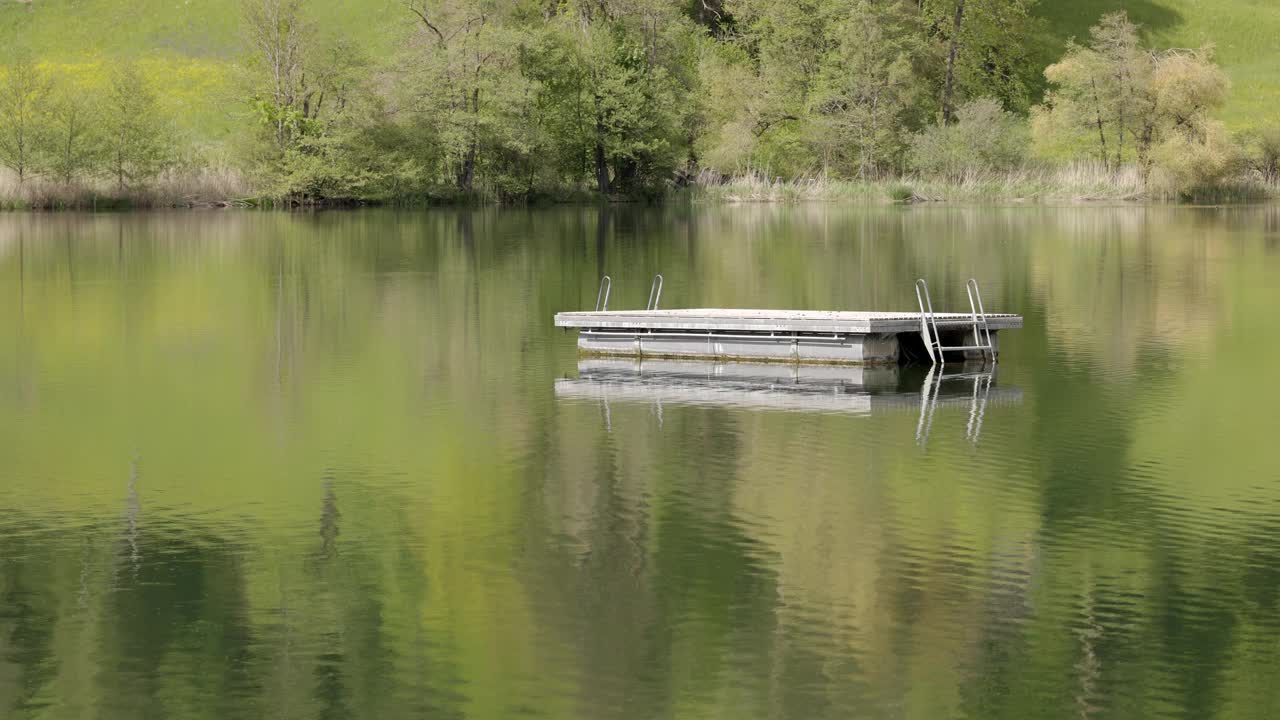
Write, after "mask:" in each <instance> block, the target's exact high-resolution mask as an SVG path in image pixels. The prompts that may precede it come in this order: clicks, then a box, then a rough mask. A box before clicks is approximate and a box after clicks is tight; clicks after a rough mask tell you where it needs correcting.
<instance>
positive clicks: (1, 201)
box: [0, 167, 255, 210]
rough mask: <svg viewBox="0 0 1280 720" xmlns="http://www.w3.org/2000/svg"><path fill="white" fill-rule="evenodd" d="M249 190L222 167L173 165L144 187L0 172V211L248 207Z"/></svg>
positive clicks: (237, 174)
mask: <svg viewBox="0 0 1280 720" xmlns="http://www.w3.org/2000/svg"><path fill="white" fill-rule="evenodd" d="M251 193H252V190H251V188H250V187H249V184H248V183H247V182H246V181H245V179H244V177H243V176H241V175H240V174H239V173H238V172H236V171H234V170H231V169H229V168H226V167H206V168H199V169H190V170H175V171H171V172H168V173H165V174H164V175H162V176H161V177H159V178H157V179H156V180H155V181H154V182H152V183H149V184H147V185H146V186H145V187H137V188H126V189H125V190H120V189H119V188H117V187H116V185H115V184H114V183H112V182H109V181H106V180H91V181H85V182H77V183H71V184H64V183H58V182H52V181H49V180H45V179H40V178H35V179H29V180H27V181H26V182H24V183H23V184H21V185H19V184H18V180H17V177H16V176H14V175H13V174H12V173H9V172H0V210H127V209H144V208H193V207H227V206H237V207H238V206H248V205H252V204H255V201H253V200H251V199H250V196H251Z"/></svg>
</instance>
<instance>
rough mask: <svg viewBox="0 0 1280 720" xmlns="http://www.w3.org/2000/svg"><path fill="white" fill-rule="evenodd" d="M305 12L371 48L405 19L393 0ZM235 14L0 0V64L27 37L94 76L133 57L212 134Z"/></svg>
mask: <svg viewBox="0 0 1280 720" xmlns="http://www.w3.org/2000/svg"><path fill="white" fill-rule="evenodd" d="M308 15H309V17H310V18H311V19H312V21H313V22H314V23H315V25H316V27H317V28H319V29H320V30H321V31H322V32H333V33H337V32H341V33H342V34H344V35H345V36H347V37H350V38H353V39H355V40H358V41H361V42H362V43H363V44H364V46H365V47H367V48H370V50H371V51H372V52H379V51H383V50H385V49H387V48H388V47H390V46H391V43H392V41H393V38H394V37H395V36H396V35H397V34H398V33H396V32H395V30H396V28H397V26H398V25H399V24H401V23H403V22H407V19H408V13H407V12H406V11H405V9H404V5H403V3H401V2H398V0H312V1H311V2H310V4H309V9H308ZM239 17H240V2H239V0H0V64H2V63H5V62H8V60H9V58H10V57H11V56H12V54H13V53H14V52H15V51H16V50H17V49H18V48H19V47H24V46H25V47H27V48H30V49H31V50H32V51H33V52H34V53H35V54H36V56H37V57H38V58H40V59H41V60H42V61H43V62H44V63H45V64H46V65H47V66H48V67H50V68H52V69H57V70H64V71H69V72H71V73H72V74H75V75H78V76H80V77H86V78H89V79H90V82H92V79H93V78H95V77H98V76H101V75H102V74H104V73H105V70H104V67H103V65H104V63H103V61H104V60H107V59H115V58H128V59H131V60H135V61H137V62H138V63H139V64H140V65H141V67H142V68H143V70H144V72H146V74H147V75H148V76H149V77H150V78H151V79H152V80H153V81H154V82H155V83H156V84H157V86H158V87H159V88H160V90H161V91H162V92H161V97H162V98H163V100H164V102H165V103H166V104H167V105H169V106H170V107H171V109H173V110H174V111H175V113H174V114H175V116H176V117H178V118H179V119H180V120H181V121H182V122H183V124H184V125H185V128H186V129H187V130H188V131H190V132H191V133H192V134H193V135H194V136H195V137H197V138H204V139H209V140H217V139H218V138H220V137H221V136H222V135H223V134H224V133H225V132H226V130H227V129H228V128H229V127H230V126H231V121H232V118H231V115H230V113H232V112H235V110H236V104H235V103H234V98H233V97H232V93H233V83H234V80H233V72H232V63H233V62H234V61H235V59H236V56H237V54H238V52H239V35H238V33H239V28H238V25H239Z"/></svg>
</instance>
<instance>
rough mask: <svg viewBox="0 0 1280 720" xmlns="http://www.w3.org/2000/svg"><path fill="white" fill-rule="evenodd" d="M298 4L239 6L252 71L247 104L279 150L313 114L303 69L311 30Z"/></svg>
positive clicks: (260, 0) (253, 1)
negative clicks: (268, 131) (252, 75)
mask: <svg viewBox="0 0 1280 720" xmlns="http://www.w3.org/2000/svg"><path fill="white" fill-rule="evenodd" d="M302 7H303V0H244V4H243V5H242V16H243V27H244V36H245V40H244V41H245V45H246V48H247V54H246V65H248V67H249V69H250V71H251V72H253V73H254V77H253V80H252V81H251V82H252V84H253V88H252V89H251V91H250V95H251V103H252V105H253V106H254V109H255V110H256V112H257V115H258V119H259V121H260V122H261V123H262V125H263V126H264V127H267V128H269V129H270V133H271V138H272V141H273V142H274V144H275V147H276V149H277V150H280V151H283V150H285V149H287V148H289V147H291V146H292V144H293V143H294V142H295V141H296V140H297V139H298V138H300V137H302V136H303V135H305V134H306V133H307V132H308V129H309V127H308V126H309V124H310V122H311V120H312V119H313V118H314V113H316V112H318V107H316V106H313V103H312V100H313V98H314V96H315V92H316V90H315V88H314V87H312V85H311V84H309V83H308V78H307V69H306V67H305V57H306V52H307V49H308V47H309V43H310V41H311V40H312V35H313V31H312V28H311V26H310V25H308V24H307V23H305V22H304V21H303V18H302Z"/></svg>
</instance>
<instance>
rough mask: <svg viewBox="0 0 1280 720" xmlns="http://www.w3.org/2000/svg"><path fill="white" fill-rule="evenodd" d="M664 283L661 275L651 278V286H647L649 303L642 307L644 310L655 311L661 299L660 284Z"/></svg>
mask: <svg viewBox="0 0 1280 720" xmlns="http://www.w3.org/2000/svg"><path fill="white" fill-rule="evenodd" d="M664 282H665V280H663V278H662V276H661V275H654V276H653V284H652V285H650V286H649V302H648V303H647V304H646V305H645V306H644V309H645V310H657V309H658V300H660V299H662V284H663V283H664Z"/></svg>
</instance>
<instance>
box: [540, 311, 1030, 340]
mask: <svg viewBox="0 0 1280 720" xmlns="http://www.w3.org/2000/svg"><path fill="white" fill-rule="evenodd" d="M935 317H936V318H937V319H938V324H939V325H946V326H965V325H972V323H973V316H972V315H970V314H967V313H935ZM555 323H556V327H564V328H579V329H586V330H621V331H627V330H639V331H651V332H663V331H667V332H681V331H685V332H688V331H693V332H746V333H831V334H835V335H868V334H881V333H904V332H918V331H919V330H920V313H918V312H861V311H846V310H835V311H826V310H755V309H743V310H735V309H726V308H694V309H681V310H610V311H607V312H596V311H585V312H562V313H556V318H555ZM987 323H988V325H989V326H990V327H991V329H992V330H993V331H996V330H1014V329H1018V328H1021V327H1022V317H1021V316H1019V315H1010V314H1004V313H1000V314H992V313H989V314H988V315H987Z"/></svg>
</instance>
